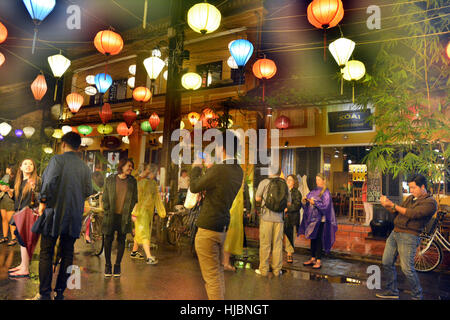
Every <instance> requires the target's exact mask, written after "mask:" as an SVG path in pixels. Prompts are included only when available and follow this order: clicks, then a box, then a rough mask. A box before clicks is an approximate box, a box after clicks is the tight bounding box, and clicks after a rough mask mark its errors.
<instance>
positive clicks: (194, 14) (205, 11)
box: [187, 2, 222, 34]
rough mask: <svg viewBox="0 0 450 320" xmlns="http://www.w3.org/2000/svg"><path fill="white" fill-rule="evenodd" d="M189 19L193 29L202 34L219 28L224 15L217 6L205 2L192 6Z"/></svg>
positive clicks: (188, 15)
mask: <svg viewBox="0 0 450 320" xmlns="http://www.w3.org/2000/svg"><path fill="white" fill-rule="evenodd" d="M187 19H188V24H189V26H190V27H191V29H192V30H194V31H195V32H198V33H201V34H207V33H211V32H214V31H216V30H217V29H218V28H219V26H220V20H221V19H222V15H221V14H220V11H219V9H217V8H216V7H215V6H213V5H212V4H209V3H207V2H204V3H197V4H196V5H194V6H193V7H192V8H190V9H189V11H188V14H187Z"/></svg>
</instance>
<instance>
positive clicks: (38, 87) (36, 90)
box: [31, 74, 47, 101]
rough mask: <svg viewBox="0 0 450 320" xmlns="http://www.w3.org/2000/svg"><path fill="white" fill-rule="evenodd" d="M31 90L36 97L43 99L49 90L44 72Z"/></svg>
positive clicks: (37, 78) (39, 99)
mask: <svg viewBox="0 0 450 320" xmlns="http://www.w3.org/2000/svg"><path fill="white" fill-rule="evenodd" d="M31 91H32V92H33V96H34V99H36V100H37V101H41V100H42V98H43V97H44V96H45V93H46V92H47V82H46V81H45V77H44V75H43V74H40V75H38V76H37V77H36V79H35V80H34V81H33V83H32V84H31Z"/></svg>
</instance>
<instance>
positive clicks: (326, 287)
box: [0, 240, 450, 300]
mask: <svg viewBox="0 0 450 320" xmlns="http://www.w3.org/2000/svg"><path fill="white" fill-rule="evenodd" d="M38 251H39V249H37V250H36V253H35V254H34V257H33V261H32V265H31V272H32V274H31V278H30V279H9V278H8V274H7V271H8V269H9V268H10V267H11V266H15V265H17V264H18V263H19V257H20V255H19V247H18V246H16V247H15V248H13V249H11V248H9V247H7V246H6V245H2V246H1V247H0V266H1V267H0V299H1V300H23V299H27V298H31V297H33V296H34V295H35V294H36V292H37V291H38V284H39V281H38V277H37V270H38V260H37V259H38V254H39V252H38ZM75 252H76V254H75V259H74V264H75V265H77V266H79V267H80V270H81V281H80V283H81V287H80V289H72V290H67V291H66V294H65V295H66V299H68V300H206V299H207V296H206V292H205V289H204V286H203V280H202V277H201V273H200V269H199V265H198V262H197V259H195V258H194V257H193V256H192V254H191V253H190V251H189V247H188V246H187V244H184V245H183V247H182V248H181V249H177V248H175V247H172V246H169V245H162V246H160V247H159V248H158V249H156V250H153V252H152V253H153V255H155V256H157V258H158V259H159V264H157V265H155V266H153V265H147V264H145V260H136V259H131V258H130V250H129V249H127V250H126V251H125V255H124V258H123V262H122V276H121V277H120V278H119V279H114V278H109V279H105V278H104V276H103V272H104V257H103V255H101V256H100V257H95V256H92V255H91V253H90V251H89V250H88V249H87V248H86V245H85V244H84V243H82V241H81V240H78V241H77V242H76V249H75ZM114 252H115V251H113V253H114ZM240 258H241V259H240V260H235V261H234V263H235V265H236V266H237V267H238V268H237V271H236V272H235V273H233V272H225V282H226V299H227V300H272V299H273V300H375V299H376V298H375V291H374V290H369V289H368V288H367V286H366V284H365V280H367V277H368V275H367V273H366V271H367V267H368V266H369V265H370V264H369V263H365V262H358V261H350V260H342V259H337V258H332V257H329V258H328V259H325V260H324V261H323V267H322V269H321V270H320V271H313V270H312V269H311V268H308V267H304V266H303V265H302V263H303V262H304V261H306V260H307V259H308V258H309V257H308V256H307V254H306V252H298V253H296V254H295V255H294V263H293V264H291V265H288V264H287V263H285V265H284V268H283V275H282V276H281V277H279V278H275V277H273V276H272V275H271V274H269V277H267V278H265V277H261V276H259V275H257V274H256V273H255V272H254V269H256V268H257V267H258V250H257V248H255V247H253V248H249V255H248V258H245V259H244V258H243V257H240ZM114 259H115V256H114V254H113V262H114ZM419 276H420V279H421V283H422V286H423V289H424V295H425V299H431V300H438V299H440V297H441V298H443V297H445V296H446V297H447V298H448V292H446V291H450V286H449V285H448V284H449V278H450V275H449V274H444V273H430V274H420V275H419ZM399 280H400V286H399V287H400V290H401V294H400V298H401V299H409V298H410V296H409V294H408V291H407V289H408V287H407V285H406V284H405V283H404V278H403V275H402V274H401V272H400V273H399Z"/></svg>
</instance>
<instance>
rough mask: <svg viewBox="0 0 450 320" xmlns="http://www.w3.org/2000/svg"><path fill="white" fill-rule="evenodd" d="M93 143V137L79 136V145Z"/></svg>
mask: <svg viewBox="0 0 450 320" xmlns="http://www.w3.org/2000/svg"><path fill="white" fill-rule="evenodd" d="M93 143H94V139H92V138H86V137H83V138H81V145H82V146H90V145H92V144H93Z"/></svg>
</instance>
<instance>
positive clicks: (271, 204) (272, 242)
mask: <svg viewBox="0 0 450 320" xmlns="http://www.w3.org/2000/svg"><path fill="white" fill-rule="evenodd" d="M280 174H281V169H278V170H277V172H273V174H270V175H269V178H268V179H264V180H263V181H261V182H260V184H259V186H258V189H257V191H256V194H255V200H256V201H257V202H261V201H262V203H261V219H260V223H259V269H256V270H255V272H256V273H257V274H259V275H262V276H267V275H268V273H269V258H270V251H271V249H272V273H273V275H274V276H276V277H278V276H279V275H281V267H282V266H283V235H284V231H283V230H284V222H283V217H284V210H285V209H286V208H287V207H288V204H289V203H290V201H291V200H290V195H289V189H288V186H287V184H286V182H285V181H284V180H283V179H282V178H280Z"/></svg>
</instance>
